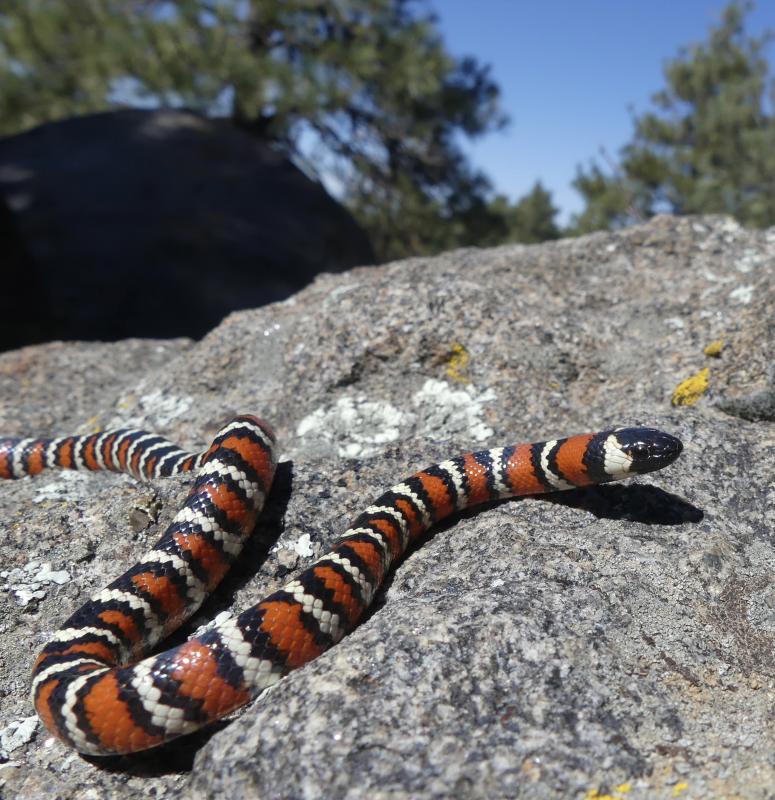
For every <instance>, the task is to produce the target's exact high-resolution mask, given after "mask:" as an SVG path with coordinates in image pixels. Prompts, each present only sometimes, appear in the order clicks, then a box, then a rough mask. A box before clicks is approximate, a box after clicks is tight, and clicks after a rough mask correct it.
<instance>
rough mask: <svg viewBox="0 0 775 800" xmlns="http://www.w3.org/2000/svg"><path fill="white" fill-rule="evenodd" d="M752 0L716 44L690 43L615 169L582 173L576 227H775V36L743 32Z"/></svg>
mask: <svg viewBox="0 0 775 800" xmlns="http://www.w3.org/2000/svg"><path fill="white" fill-rule="evenodd" d="M751 7H752V5H751V3H750V2H744V3H741V2H732V3H731V4H730V5H729V6H727V7H726V9H725V10H724V12H723V14H722V18H721V22H720V24H719V25H718V26H717V27H715V28H712V29H711V31H710V34H709V37H708V40H707V41H706V42H704V43H702V44H698V45H695V46H693V47H691V48H685V49H683V50H682V51H681V52H680V54H679V56H678V57H677V58H676V59H674V60H672V61H671V62H669V63H668V64H667V67H666V69H665V78H666V81H667V86H666V87H665V88H664V89H663V90H662V91H660V92H658V93H657V94H655V95H654V97H653V98H652V100H653V102H654V105H655V110H654V111H650V112H648V113H645V114H643V115H641V116H639V117H636V118H635V135H634V137H633V140H632V142H630V143H629V144H628V145H626V146H625V147H624V148H623V150H622V152H621V160H620V163H619V165H618V167H617V168H616V170H615V171H614V172H613V174H611V173H608V172H606V171H605V170H604V169H603V168H601V167H600V166H599V165H598V164H594V163H593V164H592V166H591V167H590V169H589V171H587V172H585V171H584V170H582V169H580V170H579V171H578V174H577V177H576V180H575V182H574V186H575V187H576V189H577V190H578V191H579V192H580V193H581V194H582V196H583V197H584V199H585V202H586V207H585V209H584V211H583V212H582V213H581V214H580V215H579V216H578V217H577V218H576V219H575V221H574V225H575V229H576V230H577V231H580V232H583V231H587V230H594V229H596V228H604V227H617V226H621V225H625V224H629V223H631V222H633V221H638V220H641V219H645V218H647V217H649V216H651V215H653V214H656V213H660V212H666V211H667V212H671V213H674V214H704V213H726V214H732V215H733V216H735V217H736V218H737V219H738V220H740V221H741V222H742V223H744V224H747V225H754V226H766V225H773V224H775V192H773V188H772V187H773V186H775V119H774V118H773V116H772V113H771V110H770V111H768V99H769V108H770V109H771V107H772V103H773V102H775V81H773V80H772V79H771V78H770V77H769V73H768V63H767V60H766V58H765V56H764V47H765V45H766V44H767V42H768V41H769V34H765V35H764V36H762V37H759V38H756V37H751V36H749V35H748V34H747V33H746V32H745V27H744V22H745V15H746V13H747V12H748V11H750V9H751Z"/></svg>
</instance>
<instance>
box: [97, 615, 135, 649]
mask: <svg viewBox="0 0 775 800" xmlns="http://www.w3.org/2000/svg"><path fill="white" fill-rule="evenodd" d="M97 618H98V619H101V620H102V621H103V622H105V623H107V624H108V625H115V626H116V627H117V628H119V629H120V630H121V633H122V634H123V635H124V638H125V639H127V640H128V641H130V642H137V641H139V639H140V637H141V636H142V634H141V633H140V631H139V630H138V629H137V624H136V623H135V621H134V620H133V619H132V617H130V616H129V614H125V613H124V612H123V611H116V610H112V611H111V610H108V611H101V612H100V613H99V614H97Z"/></svg>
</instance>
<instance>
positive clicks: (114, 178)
mask: <svg viewBox="0 0 775 800" xmlns="http://www.w3.org/2000/svg"><path fill="white" fill-rule="evenodd" d="M0 199H4V203H5V205H6V206H7V208H6V209H1V208H0V242H2V246H3V254H4V263H5V264H6V266H8V267H10V269H9V272H10V273H11V280H9V281H6V282H4V285H3V289H4V292H3V297H2V298H1V299H0V310H3V311H4V310H5V309H6V308H7V309H8V310H9V311H10V312H11V313H10V315H8V316H6V315H5V314H4V316H3V320H4V325H3V326H2V329H0V350H2V349H8V348H11V347H19V346H20V345H23V344H28V343H31V342H34V341H46V340H50V339H54V338H61V339H108V340H114V339H121V338H125V337H128V336H144V337H162V336H164V337H168V336H194V337H199V336H202V335H204V334H205V333H206V332H207V331H209V330H211V329H212V328H213V327H215V325H217V324H218V323H219V322H220V321H221V320H222V319H223V317H224V316H226V315H227V314H228V313H229V312H231V311H233V310H235V309H241V308H253V307H256V306H259V305H263V304H265V303H269V302H272V301H276V300H281V299H283V298H285V297H287V296H288V295H290V294H292V293H293V292H295V291H297V290H299V289H300V288H302V287H303V286H305V285H306V284H308V283H309V282H310V281H311V280H312V278H313V277H314V276H315V275H317V274H318V273H319V272H323V271H326V272H341V271H342V270H345V269H349V268H351V267H354V266H356V265H359V264H371V263H373V261H374V253H373V251H372V249H371V245H370V244H369V241H368V238H367V237H366V234H365V233H364V232H363V231H362V230H361V228H360V227H359V226H358V225H357V224H356V222H355V220H354V219H353V218H352V216H351V215H350V214H349V212H347V211H346V210H345V209H344V208H342V206H340V205H339V204H338V203H337V202H336V201H335V200H333V199H332V198H331V197H329V196H328V195H327V194H326V192H325V190H324V189H323V188H322V186H320V185H319V184H317V183H314V182H313V181H311V180H310V179H309V178H307V177H306V176H305V175H303V174H302V173H301V172H300V171H299V170H298V169H297V168H296V167H294V166H293V165H292V164H291V163H290V162H289V161H288V160H287V159H285V158H284V157H283V156H281V155H279V154H278V153H276V152H274V151H273V150H272V149H271V148H270V147H269V146H267V145H266V144H264V143H262V142H261V141H259V140H257V139H255V138H253V137H251V136H248V135H247V134H246V133H243V132H241V131H239V130H237V129H236V128H234V127H232V126H231V125H230V124H229V123H227V122H225V121H217V120H210V119H204V118H202V117H200V116H197V115H195V114H193V113H189V112H183V111H169V110H164V111H140V110H134V111H118V112H111V113H105V114H95V115H92V116H86V117H80V118H75V119H68V120H65V121H63V122H56V123H51V124H48V125H42V126H41V127H39V128H35V129H33V130H30V131H27V132H25V133H22V134H19V135H17V136H11V137H7V138H5V139H0ZM15 254H20V255H15ZM22 259H23V263H24V268H22V269H20V268H19V267H18V266H17V264H18V263H19V262H20V261H21V260H22Z"/></svg>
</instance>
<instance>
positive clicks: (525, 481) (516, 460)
mask: <svg viewBox="0 0 775 800" xmlns="http://www.w3.org/2000/svg"><path fill="white" fill-rule="evenodd" d="M506 477H507V478H508V481H509V484H510V486H511V488H512V489H513V491H514V494H515V495H525V494H539V493H540V492H545V491H546V486H544V484H543V483H541V481H539V480H538V478H537V477H536V474H535V470H534V469H533V459H532V454H531V447H530V445H529V444H520V445H517V447H516V448H515V449H514V452H513V453H512V454H511V457H510V458H509V462H508V464H507V465H506Z"/></svg>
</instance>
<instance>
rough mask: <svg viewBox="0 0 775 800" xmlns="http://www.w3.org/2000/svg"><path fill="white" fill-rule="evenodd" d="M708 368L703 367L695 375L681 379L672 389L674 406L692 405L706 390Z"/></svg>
mask: <svg viewBox="0 0 775 800" xmlns="http://www.w3.org/2000/svg"><path fill="white" fill-rule="evenodd" d="M709 375H710V370H709V369H708V368H707V367H705V369H701V370H700V371H699V372H698V373H696V374H695V375H692V376H691V377H690V378H687V379H686V380H685V381H681V383H679V384H678V386H676V387H675V390H674V391H673V399H672V403H673V405H674V406H693V405H694V404H695V403H696V402H697V401H698V400H699V399H700V398H701V397H702V396H703V395H704V394H705V392H707V391H708V376H709Z"/></svg>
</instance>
